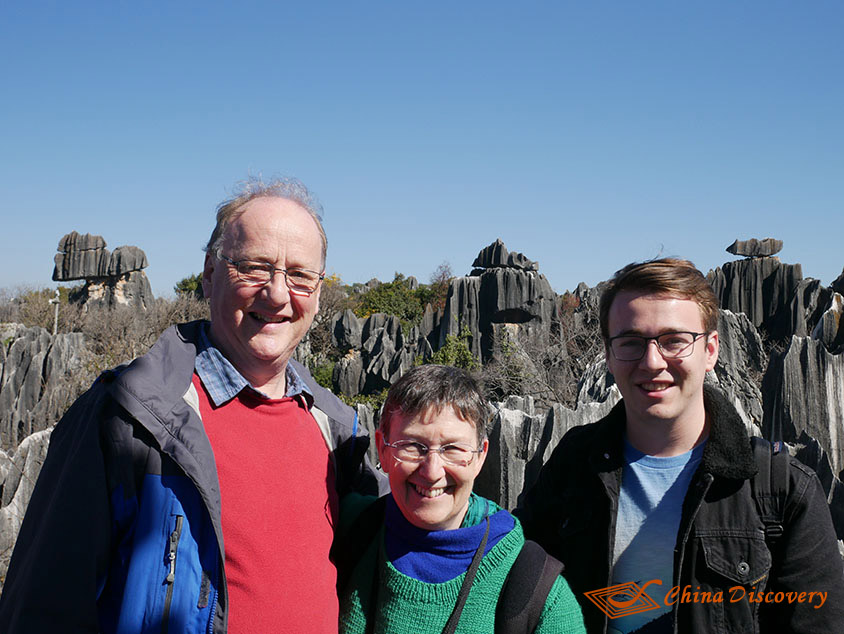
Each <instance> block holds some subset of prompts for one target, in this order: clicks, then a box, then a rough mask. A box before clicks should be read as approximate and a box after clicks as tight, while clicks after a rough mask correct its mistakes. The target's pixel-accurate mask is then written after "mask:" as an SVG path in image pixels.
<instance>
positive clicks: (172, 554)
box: [164, 515, 182, 583]
mask: <svg viewBox="0 0 844 634" xmlns="http://www.w3.org/2000/svg"><path fill="white" fill-rule="evenodd" d="M181 533H182V516H181V515H177V516H176V529H175V530H174V531H173V532H172V533H170V550H169V553H168V555H167V557H168V559H170V571H169V572H168V573H167V578H166V579H165V580H164V582H165V583H173V582H174V581H175V580H176V551H177V550H178V549H179V537H181Z"/></svg>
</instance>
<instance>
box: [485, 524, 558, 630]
mask: <svg viewBox="0 0 844 634" xmlns="http://www.w3.org/2000/svg"><path fill="white" fill-rule="evenodd" d="M562 572H563V564H562V563H561V562H560V561H559V560H557V559H554V557H552V556H551V555H549V554H548V553H546V552H545V551H544V550H543V549H542V547H541V546H540V545H539V544H537V543H536V542H533V541H530V540H526V541H525V545H524V546H522V550H521V551H520V552H519V555H518V557H516V561H515V562H513V567H512V568H510V572H509V573H508V574H507V580H506V581H505V582H504V587H503V588H502V589H501V595H500V596H499V597H498V606H497V607H496V609H495V634H530V633H531V632H533V631H534V630H535V629H536V626H537V625H538V624H539V616H540V615H541V614H542V609H543V608H544V607H545V602H546V601H547V600H548V593H549V592H551V586H553V585H554V582H555V581H556V580H557V577H559V576H560V574H561V573H562Z"/></svg>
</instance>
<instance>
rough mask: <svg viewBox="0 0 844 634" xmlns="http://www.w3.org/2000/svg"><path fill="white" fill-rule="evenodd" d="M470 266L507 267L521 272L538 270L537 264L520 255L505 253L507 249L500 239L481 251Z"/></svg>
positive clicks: (485, 267)
mask: <svg viewBox="0 0 844 634" xmlns="http://www.w3.org/2000/svg"><path fill="white" fill-rule="evenodd" d="M472 266H473V267H476V268H481V269H491V268H497V267H508V268H511V269H519V270H523V271H538V270H539V262H532V261H531V260H528V259H527V258H526V257H525V256H524V255H522V254H521V253H516V252H512V253H511V252H509V251H507V247H505V246H504V243H503V242H502V241H501V238H498V239H497V240H496V241H495V242H493V243H492V244H491V245H489V246H488V247H484V248H483V249H481V252H480V253H478V257H476V258H475V261H474V262H473V263H472Z"/></svg>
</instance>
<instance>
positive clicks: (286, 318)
mask: <svg viewBox="0 0 844 634" xmlns="http://www.w3.org/2000/svg"><path fill="white" fill-rule="evenodd" d="M220 252H221V253H222V255H225V256H226V257H228V258H231V259H232V260H235V261H239V260H255V261H257V262H268V263H270V264H272V265H273V266H274V267H276V268H279V269H288V268H304V269H309V270H312V271H317V272H321V271H322V267H323V263H322V242H321V238H320V234H319V230H318V228H317V225H316V222H315V221H314V219H313V218H312V217H311V216H310V215H309V214H308V212H307V211H305V210H304V209H303V208H302V207H301V206H300V205H298V204H297V203H295V202H293V201H290V200H287V199H284V198H276V197H265V198H256V199H254V200H251V201H250V202H248V203H247V204H246V205H245V206H244V210H243V212H242V213H241V214H240V215H239V216H238V217H237V218H235V219H234V220H232V221H231V223H230V224H229V225H228V227H227V228H226V231H225V235H224V237H223V244H222V248H221V249H220ZM203 289H204V291H205V296H206V297H208V298H209V300H210V302H211V338H212V340H213V342H214V344H215V345H216V346H217V347H218V348H219V349H220V350H221V351H222V353H223V354H224V355H225V357H226V358H227V359H228V360H229V361H230V362H231V363H232V365H234V367H235V368H237V370H238V371H239V372H240V373H241V374H243V376H244V377H245V378H246V379H247V380H248V381H249V382H250V383H252V384H253V385H254V386H255V387H261V386H265V385H266V384H268V383H271V382H272V381H274V380H276V379H278V378H279V377H282V376H283V373H284V371H285V368H286V366H287V361H288V360H289V359H290V357H291V356H292V355H293V351H294V350H295V349H296V346H297V345H298V344H299V341H301V339H302V337H304V336H305V333H307V332H308V328H310V326H311V323H312V322H313V320H314V315H316V313H317V310H319V292H320V287H318V288H317V290H316V291H315V292H314V293H313V294H312V295H310V296H305V295H294V294H291V293H290V292H289V289H288V288H287V284H286V282H285V279H284V275H283V274H282V273H281V272H280V271H278V272H276V274H275V276H274V277H273V279H272V281H271V282H270V283H269V284H267V285H266V286H254V285H249V284H245V283H244V282H241V281H240V280H238V277H237V272H236V271H235V268H234V267H233V266H231V265H230V264H228V263H227V262H225V261H224V260H219V259H217V257H216V255H215V254H212V253H209V254H208V255H207V256H206V258H205V270H204V272H203Z"/></svg>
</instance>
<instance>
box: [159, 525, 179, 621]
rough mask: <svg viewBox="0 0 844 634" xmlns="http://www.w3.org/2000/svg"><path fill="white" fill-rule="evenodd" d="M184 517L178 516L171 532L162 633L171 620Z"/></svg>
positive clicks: (165, 580)
mask: <svg viewBox="0 0 844 634" xmlns="http://www.w3.org/2000/svg"><path fill="white" fill-rule="evenodd" d="M183 519H184V518H183V517H182V516H181V515H177V516H176V528H175V529H173V532H172V533H170V542H169V546H170V547H169V552H168V554H167V557H168V559H169V560H170V569H169V570H168V572H167V577H165V579H164V583H166V584H167V597H166V598H165V599H164V616H163V617H162V620H161V634H167V628H168V626H169V621H170V602H171V601H172V600H173V586H174V585H175V584H174V582H175V581H176V551H178V550H179V539H180V538H181V537H182V520H183Z"/></svg>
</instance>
